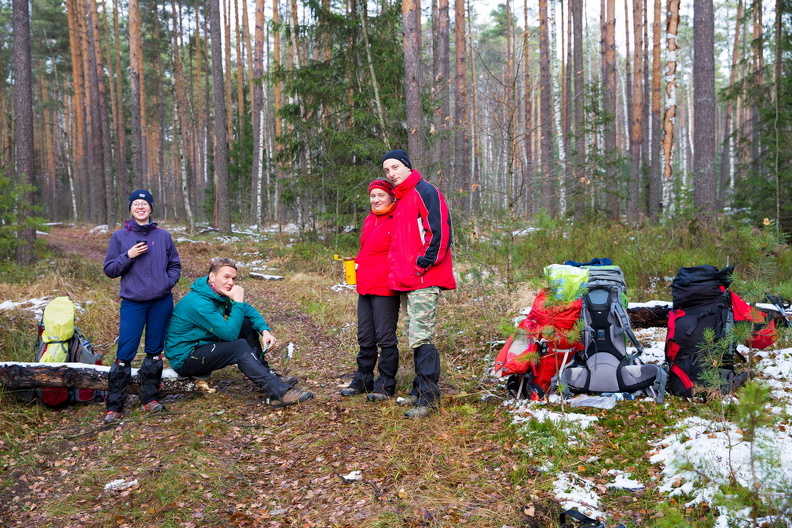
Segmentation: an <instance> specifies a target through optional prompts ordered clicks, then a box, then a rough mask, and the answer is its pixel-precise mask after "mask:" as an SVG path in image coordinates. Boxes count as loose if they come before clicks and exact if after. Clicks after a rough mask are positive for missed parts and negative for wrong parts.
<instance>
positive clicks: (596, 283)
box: [561, 265, 667, 402]
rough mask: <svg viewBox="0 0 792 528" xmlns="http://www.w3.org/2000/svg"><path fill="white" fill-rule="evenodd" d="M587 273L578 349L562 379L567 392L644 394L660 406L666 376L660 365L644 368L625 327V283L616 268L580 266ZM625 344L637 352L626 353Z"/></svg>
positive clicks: (639, 350)
mask: <svg viewBox="0 0 792 528" xmlns="http://www.w3.org/2000/svg"><path fill="white" fill-rule="evenodd" d="M583 267H584V268H585V269H587V270H588V272H589V280H588V283H587V284H586V288H587V292H586V294H585V295H584V296H583V307H582V310H581V318H582V319H583V321H584V323H585V327H584V329H583V332H582V341H583V349H582V350H581V351H580V352H578V354H577V355H576V356H575V361H574V362H573V363H572V365H570V366H569V367H567V368H566V369H565V370H564V371H563V373H562V376H561V383H562V384H563V385H564V386H565V392H567V393H570V392H571V393H589V394H592V393H593V394H597V393H616V392H635V391H639V390H645V391H646V392H647V394H649V395H650V396H653V397H655V398H656V399H657V401H658V402H662V401H663V394H664V392H665V384H666V377H667V376H666V372H665V370H664V369H663V367H662V366H660V365H654V364H643V363H642V362H641V360H640V359H639V356H640V355H641V354H642V353H643V347H642V346H641V344H640V343H639V342H638V340H637V339H636V337H635V334H634V333H633V331H632V327H631V325H630V317H629V315H628V314H627V311H626V310H625V306H626V305H627V283H626V282H625V280H624V273H623V272H622V270H621V268H619V267H618V266H613V265H607V266H583ZM627 341H629V342H630V343H632V345H633V346H634V347H635V349H636V352H635V353H633V354H630V353H628V351H627Z"/></svg>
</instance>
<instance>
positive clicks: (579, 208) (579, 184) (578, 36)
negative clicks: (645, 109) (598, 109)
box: [569, 0, 587, 220]
mask: <svg viewBox="0 0 792 528" xmlns="http://www.w3.org/2000/svg"><path fill="white" fill-rule="evenodd" d="M569 7H570V10H571V11H572V62H573V68H574V75H573V76H572V78H573V80H574V96H573V97H574V114H575V117H574V121H575V127H574V129H575V156H574V159H573V163H574V178H573V182H572V189H571V195H572V196H571V200H572V207H573V210H574V213H575V219H576V220H581V219H582V218H583V213H584V212H585V207H584V206H585V203H584V196H585V193H584V192H583V190H584V188H585V183H584V182H585V181H586V180H587V176H586V130H585V126H586V123H585V119H586V116H585V109H584V104H585V94H586V87H585V85H584V81H585V79H584V77H583V26H584V25H585V17H584V16H583V0H571V1H570V6H569Z"/></svg>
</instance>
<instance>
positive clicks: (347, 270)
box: [333, 255, 357, 286]
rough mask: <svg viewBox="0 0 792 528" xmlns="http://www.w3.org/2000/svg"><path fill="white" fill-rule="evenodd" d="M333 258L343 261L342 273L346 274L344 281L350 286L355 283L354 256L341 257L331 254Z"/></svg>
mask: <svg viewBox="0 0 792 528" xmlns="http://www.w3.org/2000/svg"><path fill="white" fill-rule="evenodd" d="M333 260H341V261H343V262H344V275H345V276H346V283H347V284H349V285H350V286H354V285H355V284H357V275H356V274H355V257H341V256H340V255H333Z"/></svg>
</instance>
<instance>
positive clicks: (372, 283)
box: [341, 180, 400, 401]
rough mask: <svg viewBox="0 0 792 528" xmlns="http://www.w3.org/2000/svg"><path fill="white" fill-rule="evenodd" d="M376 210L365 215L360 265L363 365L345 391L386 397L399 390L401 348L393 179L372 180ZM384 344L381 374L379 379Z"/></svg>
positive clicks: (371, 196) (372, 398) (357, 262)
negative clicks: (393, 266) (393, 258)
mask: <svg viewBox="0 0 792 528" xmlns="http://www.w3.org/2000/svg"><path fill="white" fill-rule="evenodd" d="M369 202H370V203H371V212H370V213H369V215H368V216H367V217H366V219H365V220H364V221H363V229H362V230H361V232H360V251H359V252H358V254H357V257H356V258H355V266H356V270H357V281H356V282H357V292H358V303H357V315H358V334H357V339H358V346H359V347H360V351H359V352H358V355H357V366H358V369H357V371H356V372H355V377H354V378H353V379H352V382H351V383H350V384H349V386H348V387H346V388H345V389H342V390H341V395H342V396H356V395H358V394H361V393H364V392H365V393H368V394H367V395H366V398H367V399H368V400H369V401H384V400H387V399H388V398H390V397H391V396H393V394H394V392H395V390H396V372H397V371H398V369H399V348H398V338H397V337H396V324H397V322H398V320H399V306H400V299H399V292H396V291H393V290H391V289H390V288H388V284H387V283H388V252H389V250H390V245H391V230H392V229H393V214H394V210H395V208H396V199H395V197H394V195H393V185H391V183H390V182H389V181H387V180H374V181H373V182H371V184H370V185H369ZM378 346H379V365H378V370H379V376H378V377H377V379H376V380H375V379H374V366H375V365H377V347H378Z"/></svg>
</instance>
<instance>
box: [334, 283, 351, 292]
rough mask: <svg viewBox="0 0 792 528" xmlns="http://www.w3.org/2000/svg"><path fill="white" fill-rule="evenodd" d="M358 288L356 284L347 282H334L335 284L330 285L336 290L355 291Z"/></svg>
mask: <svg viewBox="0 0 792 528" xmlns="http://www.w3.org/2000/svg"><path fill="white" fill-rule="evenodd" d="M356 288H357V287H356V286H355V285H354V284H346V283H343V282H342V283H340V284H334V285H333V286H330V289H331V290H333V291H336V292H342V291H355V290H356Z"/></svg>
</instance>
